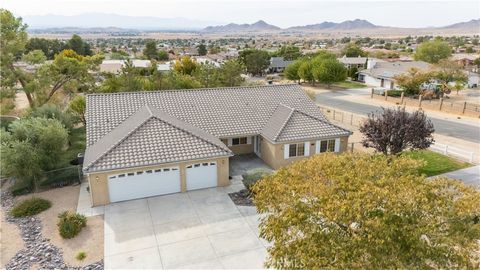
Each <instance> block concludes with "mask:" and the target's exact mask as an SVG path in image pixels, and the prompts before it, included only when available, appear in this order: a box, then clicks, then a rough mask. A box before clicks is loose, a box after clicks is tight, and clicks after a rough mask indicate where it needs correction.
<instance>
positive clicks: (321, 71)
mask: <svg viewBox="0 0 480 270" xmlns="http://www.w3.org/2000/svg"><path fill="white" fill-rule="evenodd" d="M312 72H313V77H314V78H315V79H316V80H317V81H319V82H321V83H325V84H327V85H328V86H330V85H331V84H332V83H334V82H341V81H345V80H346V79H347V69H346V68H345V66H344V65H343V64H342V63H340V62H339V61H338V60H337V59H325V60H322V61H321V62H320V64H319V65H317V66H315V67H314V68H313V71H312Z"/></svg>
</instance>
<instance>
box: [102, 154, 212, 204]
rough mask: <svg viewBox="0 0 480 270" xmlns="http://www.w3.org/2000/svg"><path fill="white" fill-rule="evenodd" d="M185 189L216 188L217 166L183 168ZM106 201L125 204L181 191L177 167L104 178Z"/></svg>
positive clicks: (200, 165) (206, 165)
mask: <svg viewBox="0 0 480 270" xmlns="http://www.w3.org/2000/svg"><path fill="white" fill-rule="evenodd" d="M185 180H186V190H187V191H188V190H195V189H202V188H210V187H216V186H217V163H216V162H201V163H194V164H189V165H187V166H186V176H185ZM108 191H109V196H110V202H119V201H127V200H133V199H139V198H145V197H151V196H158V195H164V194H170V193H177V192H180V191H181V179H180V169H179V167H170V168H161V169H155V170H139V171H137V172H130V173H121V174H115V175H110V176H109V177H108Z"/></svg>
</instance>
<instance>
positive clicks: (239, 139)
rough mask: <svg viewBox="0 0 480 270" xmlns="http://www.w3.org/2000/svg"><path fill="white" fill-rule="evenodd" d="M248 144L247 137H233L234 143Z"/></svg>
mask: <svg viewBox="0 0 480 270" xmlns="http://www.w3.org/2000/svg"><path fill="white" fill-rule="evenodd" d="M242 144H247V137H240V138H233V139H232V145H242Z"/></svg>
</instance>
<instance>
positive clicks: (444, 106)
mask: <svg viewBox="0 0 480 270" xmlns="http://www.w3.org/2000/svg"><path fill="white" fill-rule="evenodd" d="M370 97H371V98H373V99H378V100H384V101H388V102H391V103H395V104H397V105H403V106H412V107H418V108H422V109H427V110H434V111H441V112H447V113H452V114H458V115H467V116H472V117H478V118H480V105H479V104H475V103H469V102H450V101H447V100H445V99H444V98H440V99H430V100H427V99H423V97H422V96H419V97H418V98H411V97H405V96H404V93H403V92H402V93H401V96H400V97H391V96H388V90H385V91H384V92H383V93H381V95H379V93H378V92H376V91H375V90H374V89H373V88H372V91H371V94H370Z"/></svg>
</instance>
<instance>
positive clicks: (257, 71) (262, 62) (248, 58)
mask: <svg viewBox="0 0 480 270" xmlns="http://www.w3.org/2000/svg"><path fill="white" fill-rule="evenodd" d="M238 59H239V61H240V62H241V63H242V64H244V65H245V67H246V69H247V72H248V73H250V74H252V75H253V76H261V75H263V74H264V73H265V70H266V69H267V68H268V66H269V65H270V55H269V54H268V52H267V51H263V50H256V49H247V50H243V51H241V52H240V54H239V56H238Z"/></svg>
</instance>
